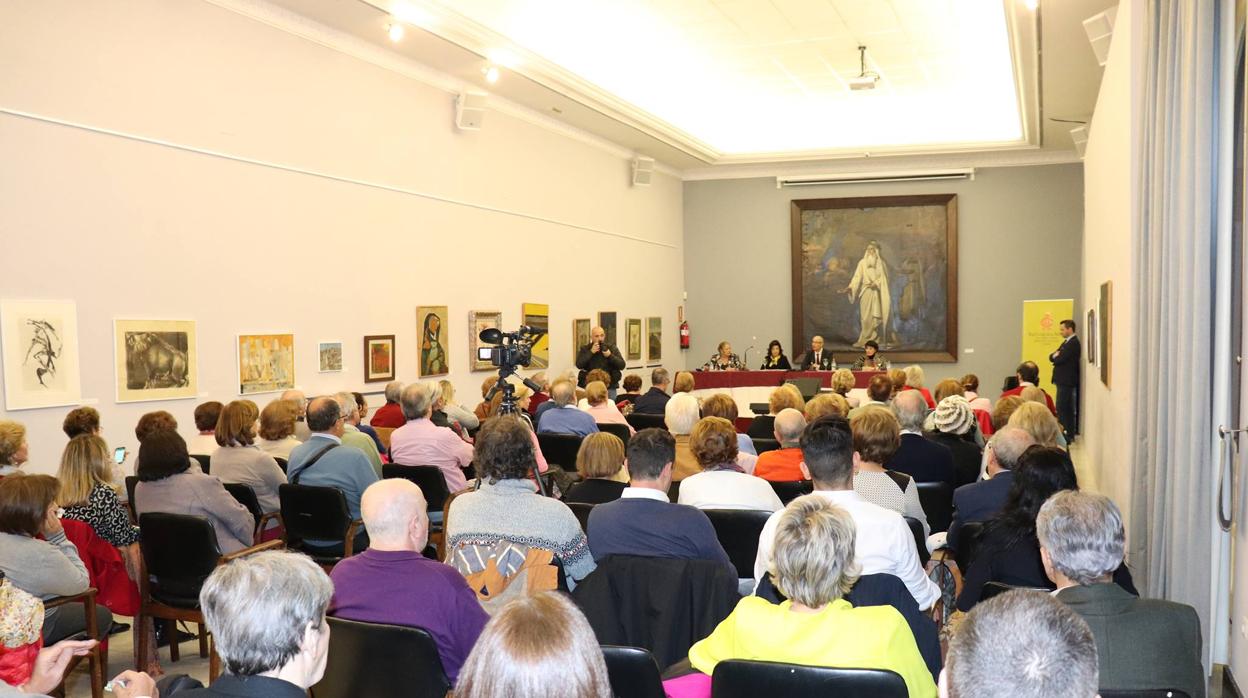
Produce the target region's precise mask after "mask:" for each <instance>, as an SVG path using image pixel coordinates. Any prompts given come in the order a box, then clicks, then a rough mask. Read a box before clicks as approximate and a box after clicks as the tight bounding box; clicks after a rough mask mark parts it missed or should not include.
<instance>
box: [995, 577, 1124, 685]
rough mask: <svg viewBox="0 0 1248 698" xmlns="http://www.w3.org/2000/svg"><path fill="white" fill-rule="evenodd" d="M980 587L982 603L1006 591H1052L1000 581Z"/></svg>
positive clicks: (1045, 592)
mask: <svg viewBox="0 0 1248 698" xmlns="http://www.w3.org/2000/svg"><path fill="white" fill-rule="evenodd" d="M980 589H981V590H980V592H979V601H980V603H983V602H984V601H987V600H988V599H991V598H992V597H994V596H1000V595H1002V594H1004V593H1005V592H1007V591H1034V592H1038V593H1041V594H1047V593H1049V592H1050V591H1052V590H1051V589H1042V588H1040V587H1016V586H1013V585H1011V584H1004V583H1002V582H984V586H983V587H981V588H980ZM1101 698H1104V696H1102V697H1101Z"/></svg>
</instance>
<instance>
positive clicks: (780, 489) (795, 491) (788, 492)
mask: <svg viewBox="0 0 1248 698" xmlns="http://www.w3.org/2000/svg"><path fill="white" fill-rule="evenodd" d="M771 489H773V490H775V491H776V496H777V497H779V498H780V501H781V502H782V503H784V505H785V506H788V505H789V502H791V501H793V500H794V499H797V498H798V497H800V496H802V495H804V494H810V493H811V492H814V491H815V483H813V482H811V481H810V480H795V481H792V482H773V483H771Z"/></svg>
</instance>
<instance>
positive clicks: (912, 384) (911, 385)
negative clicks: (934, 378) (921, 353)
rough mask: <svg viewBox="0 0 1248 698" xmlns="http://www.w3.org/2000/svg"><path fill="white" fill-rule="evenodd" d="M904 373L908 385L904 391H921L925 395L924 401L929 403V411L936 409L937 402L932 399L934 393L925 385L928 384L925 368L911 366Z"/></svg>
mask: <svg viewBox="0 0 1248 698" xmlns="http://www.w3.org/2000/svg"><path fill="white" fill-rule="evenodd" d="M904 373H905V374H906V385H905V387H904V388H902V389H903V390H905V389H913V390H917V391H919V393H920V394H922V395H923V401H924V402H926V403H927V409H929V410H933V409H936V401H935V400H933V399H932V393H931V392H930V391H929V390H928V389H927V388H926V387H925V386H924V385H923V384H924V383H925V382H926V378H925V376H924V374H923V367H922V366H918V365H916V364H911V365H909V366H907V367H906V369H905V371H904Z"/></svg>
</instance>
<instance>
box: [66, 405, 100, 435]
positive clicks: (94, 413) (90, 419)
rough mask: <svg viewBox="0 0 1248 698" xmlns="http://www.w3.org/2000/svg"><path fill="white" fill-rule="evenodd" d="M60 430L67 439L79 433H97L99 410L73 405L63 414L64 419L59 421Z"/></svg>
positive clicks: (98, 429) (98, 428) (98, 431)
mask: <svg viewBox="0 0 1248 698" xmlns="http://www.w3.org/2000/svg"><path fill="white" fill-rule="evenodd" d="M61 430H62V431H64V432H65V436H66V438H69V439H72V438H74V437H75V436H78V435H80V434H95V435H99V433H100V431H101V430H100V412H99V410H97V409H95V408H94V407H75V408H74V409H72V410H70V411H69V414H67V415H65V420H64V421H62V422H61Z"/></svg>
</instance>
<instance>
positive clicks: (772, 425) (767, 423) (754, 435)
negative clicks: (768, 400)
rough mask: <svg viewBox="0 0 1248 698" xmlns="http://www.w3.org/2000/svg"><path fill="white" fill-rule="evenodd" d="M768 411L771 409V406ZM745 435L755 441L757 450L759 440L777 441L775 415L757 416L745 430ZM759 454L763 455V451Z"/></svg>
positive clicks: (764, 414)
mask: <svg viewBox="0 0 1248 698" xmlns="http://www.w3.org/2000/svg"><path fill="white" fill-rule="evenodd" d="M768 409H770V406H769V407H768ZM745 433H746V434H748V435H749V436H750V438H751V439H754V447H755V448H758V440H759V439H775V436H776V416H775V415H774V414H766V413H763V414H759V415H755V417H754V419H753V420H752V421H751V422H750V426H749V427H748V428H747V429H746V430H745ZM759 453H762V451H759Z"/></svg>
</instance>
